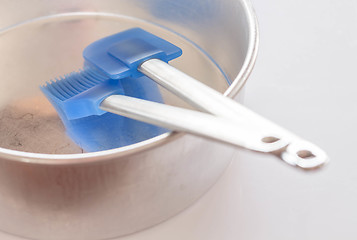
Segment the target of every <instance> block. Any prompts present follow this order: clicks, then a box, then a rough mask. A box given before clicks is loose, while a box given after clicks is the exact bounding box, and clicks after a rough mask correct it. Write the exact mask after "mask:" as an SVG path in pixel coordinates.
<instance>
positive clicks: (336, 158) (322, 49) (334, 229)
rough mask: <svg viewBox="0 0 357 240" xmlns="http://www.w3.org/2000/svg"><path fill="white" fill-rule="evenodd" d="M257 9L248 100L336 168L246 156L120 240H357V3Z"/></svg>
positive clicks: (301, 1) (299, 0)
mask: <svg viewBox="0 0 357 240" xmlns="http://www.w3.org/2000/svg"><path fill="white" fill-rule="evenodd" d="M253 5H254V7H255V9H256V13H257V16H258V20H259V25H260V33H261V36H260V50H259V56H258V61H257V64H256V67H255V69H254V70H253V74H252V75H251V77H250V79H249V81H248V84H247V85H246V92H245V103H246V105H247V106H248V107H250V108H251V109H253V110H255V111H256V112H258V113H260V114H262V115H263V116H265V117H267V118H270V119H271V120H274V121H275V122H277V123H279V124H280V125H282V126H284V127H286V128H288V129H290V130H292V131H294V132H295V133H297V134H299V135H300V136H303V137H304V138H306V139H308V140H311V141H313V142H315V143H316V144H318V145H319V146H320V147H322V148H323V149H325V150H326V151H327V152H328V154H329V155H330V157H331V163H330V164H329V165H328V167H326V168H324V169H322V170H321V171H318V172H308V173H306V172H302V171H298V170H296V169H293V168H290V167H288V166H286V165H285V164H284V163H282V162H280V161H279V160H277V159H275V158H274V157H270V156H264V155H257V154H253V153H248V152H247V153H244V154H242V156H240V158H239V159H237V160H236V161H234V162H233V163H232V165H231V166H230V167H229V168H228V169H227V171H226V173H225V174H224V176H223V177H222V178H221V179H220V180H219V182H218V183H217V184H216V185H215V186H214V187H213V188H212V189H211V190H210V191H209V192H208V193H207V194H206V195H204V196H203V197H202V198H201V199H200V200H199V201H198V202H197V203H196V204H195V205H193V206H192V207H190V208H189V209H187V210H186V211H184V212H182V213H181V214H179V215H178V216H176V217H174V218H172V219H170V220H168V221H166V222H164V223H162V224H160V225H158V226H156V227H153V228H151V229H148V230H146V231H142V232H140V233H137V234H134V235H131V236H127V237H125V238H120V240H161V239H165V240H166V239H167V240H198V239H199V240H201V239H202V240H237V239H243V240H260V239H264V240H280V239H281V240H294V239H299V240H301V239H304V240H320V239H323V240H330V239H331V240H335V239H343V240H349V239H351V240H352V239H353V240H355V239H357V157H356V149H357V127H356V125H357V107H356V105H357V89H356V88H357V77H356V76H357V74H356V70H357V1H356V0H253ZM217 160H219V159H217ZM0 239H1V240H17V239H20V238H15V237H12V236H8V235H5V234H2V233H0Z"/></svg>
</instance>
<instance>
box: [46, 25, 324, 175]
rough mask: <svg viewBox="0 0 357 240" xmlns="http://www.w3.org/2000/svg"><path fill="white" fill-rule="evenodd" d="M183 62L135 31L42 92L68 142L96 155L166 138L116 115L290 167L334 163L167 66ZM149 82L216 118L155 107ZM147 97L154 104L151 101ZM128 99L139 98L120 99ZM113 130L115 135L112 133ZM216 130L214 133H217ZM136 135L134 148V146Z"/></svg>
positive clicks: (105, 43) (100, 45) (95, 51)
mask: <svg viewBox="0 0 357 240" xmlns="http://www.w3.org/2000/svg"><path fill="white" fill-rule="evenodd" d="M181 54H182V51H181V49H180V48H178V47H176V46H175V45H173V44H171V43H169V42H167V41H165V40H163V39H161V38H159V37H157V36H155V35H153V34H151V33H148V32H146V31H144V30H142V29H140V28H134V29H130V30H127V31H124V32H121V33H118V34H114V35H112V36H109V37H106V38H103V39H101V40H98V41H96V42H94V43H92V44H91V45H89V46H88V47H87V48H86V49H85V50H84V52H83V57H84V59H85V63H84V66H85V67H84V71H81V72H79V73H75V74H70V75H68V76H65V78H63V79H60V80H58V81H56V82H52V83H48V84H47V85H45V86H43V87H42V91H43V92H44V93H45V94H46V96H47V97H48V99H49V100H50V101H51V102H52V103H53V105H55V107H56V109H57V111H58V113H59V114H60V116H61V118H62V120H63V122H64V124H65V126H66V128H67V131H68V132H69V135H70V136H71V137H72V138H73V139H74V140H75V141H76V142H77V143H79V144H80V145H81V146H82V147H83V148H84V149H85V150H87V149H88V150H89V151H96V150H103V149H110V148H114V147H119V146H123V145H126V144H128V143H129V144H130V143H134V142H135V141H140V138H141V140H143V139H145V138H150V137H152V136H154V135H157V134H159V133H162V132H163V131H164V130H163V129H161V128H156V127H154V126H153V125H145V127H147V126H150V127H147V128H146V129H140V128H137V127H136V126H134V127H133V128H130V126H132V124H131V123H133V122H135V121H134V120H128V119H126V118H123V117H120V116H114V115H108V116H111V117H108V118H107V117H106V116H107V114H110V113H108V112H113V113H117V114H121V115H124V116H127V117H130V118H134V119H137V120H140V121H145V122H148V123H151V124H156V125H159V126H162V127H167V128H171V129H172V130H179V131H187V132H190V133H193V134H197V135H201V136H205V137H209V138H214V139H216V140H221V141H224V142H228V143H232V144H234V145H238V146H243V147H245V148H249V149H252V150H256V151H261V152H277V153H278V154H281V155H280V156H281V158H282V159H283V160H284V161H286V162H288V163H289V164H292V165H296V166H300V167H302V168H311V167H316V166H319V165H321V164H323V163H324V162H326V161H327V156H326V154H325V153H324V152H323V151H322V150H321V149H319V148H317V147H316V146H315V145H313V144H311V143H309V142H307V141H303V140H301V139H300V138H298V137H297V136H295V135H294V134H292V133H290V132H288V131H287V130H285V129H282V128H281V127H279V126H277V125H276V124H274V123H272V122H270V121H268V120H266V119H264V118H263V117H261V116H259V115H258V114H256V113H254V112H252V111H251V110H249V109H247V108H245V107H244V106H242V105H240V104H239V103H237V102H235V101H234V100H232V99H229V98H227V97H224V96H223V95H222V94H220V93H219V92H217V91H215V90H213V89H211V88H209V87H208V86H206V85H204V84H202V83H201V82H199V81H197V80H195V79H193V78H191V77H190V76H188V75H186V74H184V73H182V72H181V71H179V70H177V69H175V68H173V67H171V66H170V65H168V64H167V62H168V61H170V60H172V59H174V58H176V57H179V56H180V55H181ZM144 75H146V76H147V77H149V78H150V79H152V80H154V81H155V82H157V83H158V84H160V85H162V86H163V87H165V88H167V89H168V90H170V91H171V92H173V93H174V94H176V95H178V96H179V97H181V98H182V99H184V100H186V101H187V102H188V103H190V104H192V105H194V106H196V107H197V108H199V109H201V110H203V111H205V112H207V113H210V114H213V115H215V116H216V117H213V116H211V115H208V114H204V113H198V112H194V111H190V110H184V109H179V108H175V107H171V106H166V105H163V104H156V103H153V102H150V101H155V100H156V101H158V100H159V102H161V100H162V99H161V98H160V94H159V92H158V90H157V87H156V85H153V82H150V80H149V79H148V78H146V77H145V76H144ZM123 83H124V84H123ZM124 85H126V88H125V87H123V86H124ZM140 89H141V90H143V91H142V92H143V93H150V94H151V96H150V97H147V96H144V95H145V94H144V95H143V94H141V93H140ZM129 92H131V95H132V96H133V97H136V98H134V99H133V98H130V97H124V96H121V97H115V96H116V95H129V94H128V93H129ZM113 95H114V96H113ZM137 98H142V99H145V100H150V101H149V102H148V101H143V100H139V99H137ZM106 111H108V112H106ZM165 113H167V114H171V115H174V117H172V116H168V115H165ZM185 115H186V116H185ZM185 117H187V119H190V120H189V121H187V119H185ZM125 121H126V122H125ZM180 121H181V122H183V123H181V122H180ZM197 123H198V124H197ZM142 124H143V123H142ZM113 126H116V131H115V132H113V131H111V129H112V127H113ZM211 126H212V127H215V128H214V129H213V130H212V129H211ZM227 126H229V128H227ZM132 131H133V132H134V133H133V134H131V136H132V137H133V138H132V139H131V140H132V141H127V139H128V138H127V135H128V133H131V132H132ZM88 132H89V133H88ZM98 139H99V140H98ZM116 140H118V142H115V141H116ZM121 141H122V142H121ZM93 142H95V143H93ZM288 145H289V146H288ZM87 146H88V147H87ZM287 146H288V147H287ZM86 147H87V149H86ZM283 148H285V150H284V149H283ZM278 150H279V151H278ZM301 152H310V153H311V154H310V155H309V156H313V157H309V159H303V157H300V155H299V153H301ZM312 158H313V159H312Z"/></svg>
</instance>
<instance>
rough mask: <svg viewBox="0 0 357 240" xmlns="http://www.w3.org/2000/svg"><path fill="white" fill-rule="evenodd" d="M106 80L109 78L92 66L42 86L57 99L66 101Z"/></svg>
mask: <svg viewBox="0 0 357 240" xmlns="http://www.w3.org/2000/svg"><path fill="white" fill-rule="evenodd" d="M105 80H108V78H107V77H106V76H104V75H101V74H100V73H98V72H96V71H94V70H92V69H90V68H86V69H84V70H79V71H78V72H72V73H70V74H67V75H65V76H64V77H60V78H56V80H55V81H53V80H51V81H50V82H47V83H46V84H45V85H44V86H42V88H44V89H46V90H47V91H48V92H49V93H51V94H52V95H53V96H54V97H56V98H57V99H59V100H61V101H65V100H67V99H69V98H72V97H74V96H76V95H78V94H80V93H82V92H84V91H86V90H88V89H90V88H92V87H94V86H96V85H98V84H99V83H101V82H103V81H105Z"/></svg>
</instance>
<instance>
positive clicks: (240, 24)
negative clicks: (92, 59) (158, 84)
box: [0, 0, 258, 240]
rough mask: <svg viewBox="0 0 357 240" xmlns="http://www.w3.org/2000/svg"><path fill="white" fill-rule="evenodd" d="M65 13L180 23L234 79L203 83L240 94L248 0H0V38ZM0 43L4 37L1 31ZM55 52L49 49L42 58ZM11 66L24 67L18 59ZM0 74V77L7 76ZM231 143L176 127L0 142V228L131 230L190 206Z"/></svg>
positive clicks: (249, 45) (251, 48)
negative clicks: (61, 143)
mask: <svg viewBox="0 0 357 240" xmlns="http://www.w3.org/2000/svg"><path fill="white" fill-rule="evenodd" d="M73 14H75V15H78V16H80V17H83V18H85V17H88V16H92V15H93V14H94V15H95V14H99V15H106V16H111V17H115V16H116V15H126V16H127V17H128V18H131V17H135V18H139V19H142V20H144V21H146V22H150V23H154V24H157V25H158V26H160V27H162V28H165V29H169V30H170V31H174V32H177V33H179V34H180V35H181V36H182V37H183V38H186V39H189V40H190V41H191V42H192V43H193V44H195V45H196V46H197V47H198V48H200V49H201V50H202V51H204V52H206V53H207V57H210V58H211V59H212V60H214V62H215V64H217V67H219V68H220V69H221V70H222V72H224V74H225V75H226V76H227V78H228V79H231V80H232V84H231V85H230V86H229V87H228V85H224V84H223V83H218V82H217V83H211V84H212V86H213V87H214V88H216V89H218V90H221V89H222V88H224V89H226V91H225V94H226V95H228V96H230V97H238V96H237V94H238V92H239V91H240V90H241V88H242V87H243V85H244V83H245V81H246V80H247V78H248V76H249V74H250V72H251V70H252V68H253V65H254V62H255V58H256V54H257V45H258V35H257V34H258V33H257V25H256V19H255V15H254V12H253V10H252V7H251V4H250V2H249V1H246V0H226V1H221V0H212V1H205V0H196V1H189V0H180V1H176V0H120V1H118V0H103V1H89V0H88V1H86V0H80V1H73V0H65V1H46V0H31V1H28V0H17V1H6V3H4V4H2V6H1V9H0V20H1V21H0V40H1V39H2V38H3V37H6V36H7V33H8V32H9V31H10V30H11V29H13V28H14V27H16V26H18V25H19V23H22V24H23V23H25V24H31V23H32V22H33V21H35V20H34V19H36V21H37V20H41V19H44V18H46V19H51V16H56V15H61V16H62V17H66V16H70V15H73ZM50 25H51V22H49V23H47V25H46V24H45V25H43V26H42V27H41V29H43V28H46V27H49V26H50ZM85 27H86V26H85V25H84V26H83V28H85ZM88 31H90V28H89V29H88ZM28 34H36V32H34V31H30V32H29V33H28ZM63 37H66V36H63ZM20 41H21V39H20ZM23 44H24V45H26V43H23ZM60 45H61V39H58V46H60ZM0 47H4V46H1V41H0ZM4 49H5V48H4ZM25 49H26V48H24V49H20V50H21V51H22V54H23V56H25V57H26V58H25V59H24V63H26V62H30V61H31V59H36V57H37V56H36V55H34V54H33V53H32V50H25ZM20 50H19V51H20ZM9 54H11V53H9ZM1 58H6V56H4V55H2V57H1ZM54 59H55V58H54V57H53V56H47V59H44V61H54ZM5 63H6V61H1V62H0V72H1V71H2V72H4V71H5V70H4V69H5V68H6V66H5ZM64 65H66V64H65V63H64ZM70 65H71V64H68V66H70ZM4 66H5V67H4ZM18 68H19V72H21V71H22V72H25V73H26V71H29V70H28V68H27V67H26V65H24V64H23V65H21V64H20V65H19V66H18ZM204 70H205V69H202V71H204ZM32 71H33V70H32ZM42 71H43V72H46V71H48V70H47V69H45V68H44V69H43V70H42ZM14 74H16V73H14ZM0 75H1V73H0ZM10 75H11V74H10ZM10 75H9V73H7V74H6V76H7V77H11V76H12V75H11V76H10ZM1 76H2V78H1V79H2V80H0V82H1V81H3V82H5V81H8V80H4V74H2V75H1ZM46 80H47V79H43V81H46ZM29 81H32V80H31V79H29ZM41 81H42V80H41ZM5 83H6V82H5ZM36 84H37V83H36ZM36 84H34V85H36ZM222 84H223V85H222ZM23 85H25V87H27V86H26V83H25V82H24V83H20V84H19V87H23ZM3 89H4V88H3ZM0 101H2V99H1V98H0ZM236 153H237V149H234V148H232V147H230V146H225V145H223V144H219V143H216V142H212V141H209V140H207V139H201V138H199V137H194V136H190V135H186V134H180V133H166V134H163V135H160V136H158V137H155V138H152V139H148V140H146V141H144V142H139V143H137V144H134V145H130V146H126V147H122V148H118V149H113V150H108V151H103V152H94V153H83V154H40V153H30V152H22V151H16V150H10V149H6V148H0V165H1V167H0V195H1V197H0V216H1V218H0V229H1V230H2V231H5V232H8V233H11V234H14V235H19V236H23V237H29V238H34V239H46V240H48V239H86V240H94V239H95V240H97V239H106V238H111V237H116V236H121V235H125V234H130V233H133V232H136V231H139V230H141V229H145V228H148V227H150V226H153V225H155V224H158V223H160V222H162V221H164V220H166V219H168V218H170V217H172V216H174V215H175V214H177V213H179V212H180V211H182V210H183V209H185V208H186V207H188V206H190V205H191V204H192V203H193V202H195V201H196V200H197V199H198V198H199V197H200V196H202V194H203V193H205V192H206V191H207V190H208V189H209V188H210V187H211V186H212V185H213V184H214V183H215V182H216V181H217V179H218V178H219V177H220V175H221V174H222V173H223V171H224V170H225V168H226V167H227V166H228V164H229V163H230V161H231V160H232V158H233V157H234V156H235V154H236Z"/></svg>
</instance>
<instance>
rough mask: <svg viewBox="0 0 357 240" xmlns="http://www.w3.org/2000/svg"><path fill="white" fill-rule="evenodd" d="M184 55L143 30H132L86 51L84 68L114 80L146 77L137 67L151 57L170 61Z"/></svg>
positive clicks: (175, 47)
mask: <svg viewBox="0 0 357 240" xmlns="http://www.w3.org/2000/svg"><path fill="white" fill-rule="evenodd" d="M181 55H182V50H181V49H180V48H179V47H177V46H175V45H173V44H172V43H169V42H168V41H166V40H164V39H162V38H159V37H157V36H155V35H153V34H151V33H149V32H146V31H144V30H143V29H141V28H132V29H129V30H126V31H123V32H120V33H117V34H114V35H111V36H109V37H105V38H102V39H100V40H98V41H96V42H94V43H92V44H90V45H89V46H88V47H86V48H85V49H84V51H83V58H84V59H85V65H86V66H90V67H91V68H94V69H97V70H98V71H99V72H101V73H102V74H104V75H106V76H107V77H109V78H112V79H120V78H125V77H134V78H136V77H140V76H143V74H142V73H140V72H139V71H138V70H137V68H138V66H139V65H140V64H141V63H143V62H144V61H146V60H148V59H152V58H157V59H160V60H162V61H164V62H168V61H170V60H173V59H175V58H177V57H179V56H181Z"/></svg>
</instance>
